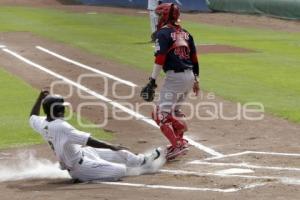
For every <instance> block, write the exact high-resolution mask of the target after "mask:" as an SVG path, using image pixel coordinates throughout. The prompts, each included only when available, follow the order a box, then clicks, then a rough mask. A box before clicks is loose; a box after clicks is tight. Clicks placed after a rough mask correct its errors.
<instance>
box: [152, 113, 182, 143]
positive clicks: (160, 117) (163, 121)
mask: <svg viewBox="0 0 300 200" xmlns="http://www.w3.org/2000/svg"><path fill="white" fill-rule="evenodd" d="M152 118H153V120H155V122H156V123H157V124H158V125H159V127H160V130H161V131H162V133H163V134H164V135H165V136H166V138H167V139H168V140H169V141H170V143H171V144H172V146H173V147H178V146H181V145H183V144H185V143H186V142H185V141H184V140H183V138H182V137H183V133H184V131H185V130H186V125H185V123H184V122H181V121H178V120H177V119H176V118H173V117H172V115H171V114H170V113H167V112H159V111H158V109H157V110H156V111H154V112H153V113H152Z"/></svg>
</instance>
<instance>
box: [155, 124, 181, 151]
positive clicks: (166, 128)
mask: <svg viewBox="0 0 300 200" xmlns="http://www.w3.org/2000/svg"><path fill="white" fill-rule="evenodd" d="M160 130H161V132H162V133H163V134H164V135H165V136H166V138H167V139H168V140H169V141H170V143H171V144H172V146H173V147H178V146H180V145H181V140H180V138H179V137H178V136H177V135H176V134H175V132H174V129H173V127H172V125H171V124H170V123H167V124H162V125H161V126H160Z"/></svg>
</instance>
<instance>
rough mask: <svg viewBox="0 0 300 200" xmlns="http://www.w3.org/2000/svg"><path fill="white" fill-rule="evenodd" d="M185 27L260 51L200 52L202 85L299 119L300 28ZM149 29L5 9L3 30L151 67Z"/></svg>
mask: <svg viewBox="0 0 300 200" xmlns="http://www.w3.org/2000/svg"><path fill="white" fill-rule="evenodd" d="M184 26H185V27H186V28H187V29H188V30H189V31H190V32H191V33H192V34H193V35H194V38H195V41H196V42H197V43H217V44H228V45H235V46H239V47H244V48H249V49H252V50H254V51H256V53H247V54H215V55H213V54H210V55H200V62H201V79H202V81H201V85H202V88H203V89H205V90H209V91H213V92H215V93H216V94H218V95H220V96H222V97H224V98H226V99H229V100H233V101H240V102H248V101H257V102H262V103H263V104H264V105H265V107H266V110H267V111H268V112H270V113H273V114H274V115H277V116H280V117H283V118H286V119H289V120H291V121H295V122H300V112H299V111H300V103H299V102H300V87H299V85H300V56H299V55H300V48H299V47H300V34H299V33H287V32H283V31H282V32H279V31H267V30H258V29H251V28H237V27H222V26H212V25H205V24H197V23H190V22H184ZM149 29H150V28H149V22H148V16H141V17H132V16H123V15H122V16H121V15H113V14H104V13H102V14H97V15H87V14H84V13H68V12H63V11H56V10H47V9H34V8H12V7H2V8H0V31H30V32H33V33H35V34H38V35H40V36H43V37H47V38H50V39H53V40H56V41H60V42H64V43H68V44H71V45H73V46H76V47H79V48H82V49H85V50H87V51H89V52H91V53H94V54H98V55H101V56H103V57H105V58H108V59H112V60H116V61H118V62H120V63H122V64H127V65H128V66H130V67H137V68H141V69H144V70H147V71H150V70H151V68H152V62H153V48H152V47H151V44H147V43H145V42H146V41H149V31H150V30H149ZM133 81H134V80H133ZM145 81H146V80H145Z"/></svg>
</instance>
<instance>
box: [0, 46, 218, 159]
mask: <svg viewBox="0 0 300 200" xmlns="http://www.w3.org/2000/svg"><path fill="white" fill-rule="evenodd" d="M3 51H5V52H6V53H8V54H10V55H12V56H14V57H16V58H18V59H19V60H22V61H23V62H25V63H27V64H29V65H31V66H33V67H35V68H37V69H40V70H41V71H43V72H46V73H48V74H50V75H52V76H54V77H56V78H58V79H61V80H63V81H65V82H66V83H69V84H70V85H73V86H75V87H77V88H78V89H80V90H82V91H85V92H86V93H88V94H90V95H92V96H94V97H96V98H98V99H100V100H102V101H104V102H106V103H108V104H110V105H112V106H114V107H116V108H119V109H120V110H122V111H124V112H126V113H128V114H129V115H131V116H134V117H136V118H137V120H142V121H144V122H146V123H147V124H150V125H152V126H154V127H156V128H159V127H158V125H157V124H156V123H155V122H154V120H152V119H149V118H147V117H145V116H143V115H141V114H139V113H137V112H135V111H133V110H131V109H129V108H127V107H125V106H122V105H121V104H119V103H117V102H114V101H112V100H111V99H108V98H107V97H105V96H103V95H101V94H99V93H97V92H95V91H93V90H91V89H89V88H87V87H85V86H83V85H81V84H78V83H76V82H74V81H72V80H70V79H68V78H66V77H64V76H62V75H60V74H57V73H55V72H53V71H51V70H49V69H47V68H45V67H43V66H41V65H39V64H36V63H34V62H32V61H30V60H28V59H27V58H25V57H23V56H21V55H19V54H17V53H15V52H13V51H11V50H9V49H7V48H5V49H3ZM188 141H189V142H190V143H191V144H193V145H195V144H197V145H195V147H196V148H198V149H200V150H202V151H205V152H206V153H208V154H210V155H213V156H220V155H222V154H221V153H218V152H216V151H215V150H213V149H210V148H209V147H205V146H203V145H202V144H199V143H197V142H195V141H193V140H192V139H190V138H188Z"/></svg>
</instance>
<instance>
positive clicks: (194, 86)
mask: <svg viewBox="0 0 300 200" xmlns="http://www.w3.org/2000/svg"><path fill="white" fill-rule="evenodd" d="M199 91H200V87H199V82H198V81H195V82H194V85H193V92H194V93H195V95H196V96H198V94H199Z"/></svg>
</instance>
